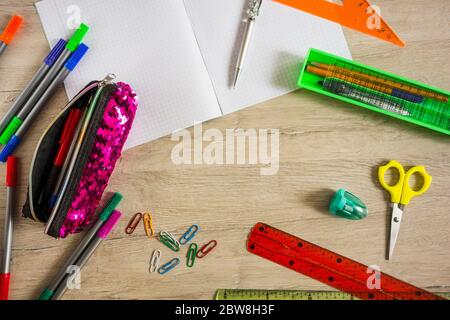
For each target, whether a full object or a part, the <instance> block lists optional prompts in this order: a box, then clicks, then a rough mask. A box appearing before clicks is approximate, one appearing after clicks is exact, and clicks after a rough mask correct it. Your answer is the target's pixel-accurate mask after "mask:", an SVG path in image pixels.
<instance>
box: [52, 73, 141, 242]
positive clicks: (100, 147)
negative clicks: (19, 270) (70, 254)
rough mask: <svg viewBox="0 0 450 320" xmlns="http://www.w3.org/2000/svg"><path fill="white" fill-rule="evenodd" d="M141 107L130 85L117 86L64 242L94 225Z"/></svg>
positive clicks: (68, 220)
mask: <svg viewBox="0 0 450 320" xmlns="http://www.w3.org/2000/svg"><path fill="white" fill-rule="evenodd" d="M137 105H138V102H137V97H136V93H135V92H134V91H133V89H132V88H131V87H130V86H129V85H128V84H125V83H122V82H119V83H117V89H116V91H114V92H113V93H112V95H111V97H110V99H109V101H108V103H107V106H106V109H105V113H104V114H103V119H102V122H101V124H100V126H99V128H98V130H97V137H96V139H95V142H94V145H93V147H92V149H91V153H90V156H89V158H88V160H87V163H86V166H85V167H84V170H83V173H82V176H81V180H80V182H79V184H78V187H77V189H76V192H75V195H74V197H73V200H72V204H71V206H70V209H69V211H68V213H67V215H66V219H65V220H64V223H63V225H62V227H61V229H60V231H59V236H60V237H61V238H65V237H67V236H68V235H69V234H71V233H78V232H80V231H81V230H82V229H83V228H84V227H86V226H87V225H89V224H90V222H91V219H92V217H93V215H94V213H95V210H96V209H97V206H98V204H99V202H100V199H101V197H102V194H103V191H104V190H105V188H106V186H107V185H108V181H109V178H110V176H111V174H112V172H113V170H114V167H115V165H116V161H117V160H118V159H119V158H120V156H121V153H122V148H123V146H124V144H125V141H126V140H127V137H128V134H129V133H130V129H131V125H132V123H133V120H134V116H135V114H136V109H137Z"/></svg>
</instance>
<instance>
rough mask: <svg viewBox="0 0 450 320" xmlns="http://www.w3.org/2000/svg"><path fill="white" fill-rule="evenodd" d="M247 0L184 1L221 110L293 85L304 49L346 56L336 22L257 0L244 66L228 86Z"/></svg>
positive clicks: (277, 93)
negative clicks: (258, 8)
mask: <svg viewBox="0 0 450 320" xmlns="http://www.w3.org/2000/svg"><path fill="white" fill-rule="evenodd" d="M248 3H249V1H248V0H185V4H186V9H187V11H188V14H189V17H190V20H191V22H192V26H193V29H194V33H195V36H196V38H197V41H198V43H199V47H200V50H201V52H202V56H203V59H204V61H205V64H206V68H207V69H208V73H209V76H210V78H211V80H212V82H213V85H214V89H215V92H216V94H217V97H218V100H219V104H220V106H221V109H222V111H223V113H224V114H227V113H230V112H234V111H236V110H239V109H242V108H244V107H247V106H251V105H254V104H256V103H259V102H262V101H265V100H269V99H272V98H275V97H277V96H280V95H283V94H286V93H288V92H290V91H292V90H295V89H296V84H297V81H298V77H299V75H300V67H301V65H302V63H303V60H304V58H305V56H306V53H307V51H308V49H309V48H311V47H312V48H317V49H321V50H324V51H328V52H330V53H334V54H337V55H340V56H343V57H346V58H351V56H350V52H349V49H348V46H347V42H346V40H345V37H344V33H343V32H342V27H341V26H340V25H338V24H335V23H332V22H329V21H327V20H325V19H322V18H318V17H316V16H312V15H310V14H307V13H304V12H301V11H299V10H295V9H292V8H290V7H287V6H284V5H281V4H279V3H276V2H274V1H271V0H263V3H262V7H261V12H260V16H259V17H258V18H257V19H256V23H255V27H254V30H253V33H252V36H251V43H250V48H249V52H248V55H247V59H246V61H245V64H244V69H243V71H242V73H241V76H240V79H239V82H238V85H237V87H236V89H234V90H233V89H232V80H233V77H234V68H235V66H236V56H237V53H238V51H239V47H240V42H241V40H240V38H241V34H242V26H243V22H242V20H243V19H244V17H245V16H244V13H245V11H246V9H247V8H248Z"/></svg>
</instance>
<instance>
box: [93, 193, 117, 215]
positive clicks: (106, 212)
mask: <svg viewBox="0 0 450 320" xmlns="http://www.w3.org/2000/svg"><path fill="white" fill-rule="evenodd" d="M122 198H123V196H122V195H121V194H120V193H119V192H116V193H114V194H113V196H112V197H111V199H110V200H109V201H108V203H107V204H106V206H105V207H104V208H103V210H102V212H101V213H100V215H99V216H98V218H99V219H100V220H101V221H106V220H108V218H109V217H110V215H111V213H112V212H113V211H114V209H115V208H116V207H117V206H118V205H119V202H120V201H122Z"/></svg>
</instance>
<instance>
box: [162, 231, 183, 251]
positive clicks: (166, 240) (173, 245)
mask: <svg viewBox="0 0 450 320" xmlns="http://www.w3.org/2000/svg"><path fill="white" fill-rule="evenodd" d="M159 241H161V242H162V243H163V244H164V245H165V246H166V247H168V248H169V249H170V250H172V251H174V252H178V251H180V243H179V242H178V240H177V239H175V237H174V236H173V235H172V234H171V233H170V232H166V231H161V232H160V233H159Z"/></svg>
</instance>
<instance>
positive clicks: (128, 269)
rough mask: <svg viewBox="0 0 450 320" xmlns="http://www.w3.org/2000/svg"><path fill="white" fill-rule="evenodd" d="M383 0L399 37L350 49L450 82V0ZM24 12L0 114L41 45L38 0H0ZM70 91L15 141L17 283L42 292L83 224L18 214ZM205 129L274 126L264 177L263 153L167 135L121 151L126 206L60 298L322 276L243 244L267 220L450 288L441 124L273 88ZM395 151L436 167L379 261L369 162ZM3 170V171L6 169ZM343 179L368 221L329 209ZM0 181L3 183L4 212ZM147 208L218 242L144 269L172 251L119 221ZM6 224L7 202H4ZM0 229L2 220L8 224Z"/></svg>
mask: <svg viewBox="0 0 450 320" xmlns="http://www.w3.org/2000/svg"><path fill="white" fill-rule="evenodd" d="M377 5H379V6H380V7H381V8H382V14H383V16H384V17H385V18H386V20H387V21H388V22H389V23H390V24H391V25H392V26H393V28H394V29H395V30H396V32H397V33H398V34H399V35H401V36H402V37H403V39H404V40H405V41H406V43H407V46H406V48H403V49H401V48H397V47H394V46H392V45H390V44H388V43H384V42H381V41H378V40H376V39H373V38H370V37H366V36H364V35H361V34H358V33H356V32H354V31H348V30H346V35H347V37H348V41H349V44H350V47H351V52H352V54H353V56H354V59H356V60H358V61H361V62H363V63H366V64H369V65H372V66H374V67H378V68H382V69H385V70H388V71H390V72H393V73H397V74H400V75H403V76H406V77H410V78H413V79H416V80H419V81H422V82H425V83H428V84H430V85H435V86H438V87H441V88H443V89H446V90H450V76H449V74H450V65H449V63H448V57H449V55H450V33H449V32H448V30H450V20H449V19H448V17H449V16H450V2H449V1H448V0H431V1H424V0H379V1H377ZM13 13H17V14H21V15H23V16H24V18H25V25H24V28H23V29H22V31H21V32H20V34H19V35H18V36H17V38H16V39H15V41H14V42H13V44H12V45H11V46H10V47H9V48H8V49H7V51H6V52H5V54H4V55H3V56H2V57H1V58H0V114H3V113H4V112H5V111H6V110H7V109H8V108H9V107H10V105H11V102H12V100H13V99H14V98H15V97H16V96H17V94H18V93H19V92H20V90H21V89H22V88H23V87H24V85H25V84H26V82H27V81H28V80H29V79H30V78H31V76H32V74H33V73H34V71H35V70H36V69H37V68H38V66H39V64H40V63H41V59H42V57H44V56H45V54H46V52H47V51H48V44H47V42H46V40H45V37H44V34H43V31H42V27H41V25H40V22H39V18H38V16H37V14H36V10H35V8H34V7H33V1H32V0H6V1H5V0H3V1H1V3H0V25H2V26H3V25H5V24H6V22H7V20H8V19H9V17H10V15H11V14H13ZM65 103H66V97H65V94H64V92H63V90H62V89H61V90H59V91H58V93H57V94H56V95H55V97H54V98H53V99H52V101H51V103H50V104H49V105H48V107H47V108H46V109H45V110H44V111H43V112H42V114H41V115H40V116H39V119H38V120H37V121H36V122H35V124H34V126H33V128H32V129H31V130H30V132H29V134H28V136H27V139H26V140H25V141H24V143H23V144H22V145H21V147H20V149H19V150H18V152H17V156H19V157H20V169H21V170H20V183H19V187H18V191H19V200H18V202H17V203H18V204H17V217H15V232H14V245H13V263H12V273H13V278H12V283H11V296H12V298H13V299H33V298H36V297H37V296H38V295H39V293H40V291H41V290H42V288H43V287H44V286H45V284H47V283H48V281H49V280H50V278H51V277H52V275H53V274H54V273H55V272H56V271H57V270H58V268H59V265H60V264H61V263H62V262H63V261H64V259H65V258H66V257H67V256H68V255H69V253H70V252H71V250H72V248H74V246H75V245H76V242H77V241H79V239H80V235H79V236H74V237H71V238H70V239H67V240H60V241H56V240H53V239H50V238H49V237H47V236H45V235H44V234H43V226H42V225H39V224H37V223H35V222H32V221H29V220H24V219H23V218H21V217H20V216H19V215H20V214H19V212H20V209H21V205H22V204H23V201H24V197H25V194H26V189H27V181H26V179H27V174H28V168H29V165H30V161H31V155H32V150H34V148H35V145H36V143H37V140H38V138H39V136H40V134H41V133H42V131H43V130H44V128H45V127H46V126H47V125H48V124H49V122H50V119H52V118H53V117H54V116H55V115H56V114H57V113H58V111H59V110H60V109H61V108H62V107H63V106H64V104H65ZM204 128H205V129H207V128H218V129H220V130H221V131H223V132H225V130H226V129H231V128H244V129H247V128H278V129H279V130H280V171H279V173H278V174H277V175H275V176H261V175H260V174H259V167H258V166H249V165H247V166H237V165H232V166H231V165H229V166H207V165H195V166H194V165H191V166H186V165H182V166H176V165H174V164H173V163H172V161H171V158H170V154H171V151H172V148H173V146H174V145H175V142H172V141H171V140H170V137H165V138H162V139H159V140H157V141H154V142H151V143H148V144H145V145H142V146H140V147H137V148H133V149H131V150H128V151H127V152H125V153H124V155H123V158H122V159H121V160H120V163H118V165H117V168H116V171H115V173H114V175H113V177H112V179H111V184H110V186H109V188H108V190H110V191H116V190H117V191H120V192H122V193H123V194H124V197H125V198H124V201H123V203H122V204H121V205H120V210H121V211H123V213H124V218H123V219H122V221H121V222H120V225H119V227H118V228H117V229H116V230H115V231H114V232H113V234H112V235H111V236H110V238H109V239H108V240H107V241H105V242H104V244H103V245H102V246H101V247H100V248H99V250H98V251H97V252H96V253H95V255H94V257H93V258H92V259H91V261H90V262H89V264H88V265H87V267H86V268H85V269H84V270H83V272H82V290H73V291H70V292H68V293H67V294H66V295H65V297H64V298H65V299H169V298H170V299H198V298H204V299H211V298H212V297H213V295H214V291H215V290H216V289H217V288H261V289H302V290H306V289H317V290H319V289H320V290H323V289H327V287H326V286H324V285H321V284H320V283H318V282H316V281H313V280H311V279H308V278H306V277H303V276H300V275H298V274H297V273H294V272H291V271H289V270H286V269H284V268H282V267H279V266H276V265H275V264H273V263H271V262H268V261H265V260H263V259H261V258H259V257H257V256H254V255H251V254H249V253H247V252H246V250H245V241H246V237H247V234H248V232H249V230H250V228H251V227H252V226H253V224H254V223H256V222H259V221H261V222H265V223H268V224H271V225H273V226H275V227H277V228H280V229H282V230H285V231H287V232H289V233H292V234H296V235H299V236H300V237H302V238H304V239H307V240H309V241H311V242H314V243H316V244H319V245H321V246H324V247H326V248H328V249H331V250H333V251H336V252H339V253H341V254H343V255H345V256H348V257H351V258H353V259H355V260H358V261H360V262H363V263H365V264H375V265H379V266H381V269H382V271H384V272H386V273H389V274H392V275H394V276H397V277H399V278H401V279H403V280H406V281H409V282H412V283H413V284H415V285H417V286H421V287H424V288H429V289H433V290H438V291H439V290H442V291H449V290H450V250H449V249H448V248H449V247H450V236H449V228H450V211H449V208H450V196H449V191H448V190H449V189H448V184H449V182H450V167H449V159H450V139H449V138H448V136H444V135H441V134H439V133H436V132H433V131H430V130H427V129H424V128H420V127H418V126H414V125H412V124H408V123H404V122H400V121H397V120H395V119H390V118H388V117H385V116H383V115H381V114H377V113H374V112H371V111H368V110H362V109H361V108H358V107H354V106H350V105H347V104H345V103H341V102H338V101H334V100H331V99H329V98H326V97H323V96H320V95H317V94H314V93H311V92H308V91H304V90H299V91H297V92H294V93H292V94H288V95H286V96H283V97H281V98H278V99H274V100H271V101H268V102H265V103H262V104H260V105H257V106H254V107H250V108H247V109H245V110H242V111H240V112H236V113H233V114H231V115H229V116H226V117H223V118H220V119H216V120H213V121H209V122H207V123H206V124H205V125H204ZM389 159H396V160H398V161H400V162H401V163H402V164H404V165H405V166H410V165H419V164H422V165H425V166H426V167H427V170H428V171H429V173H430V174H431V175H432V176H433V178H434V180H433V184H432V186H431V188H430V190H429V191H428V192H427V194H426V195H424V196H423V197H421V198H418V199H414V200H413V201H412V202H411V204H410V205H409V206H408V207H407V210H406V212H405V218H404V221H403V223H402V227H401V234H400V238H399V240H398V243H397V247H396V251H395V254H394V259H393V260H392V261H389V262H386V261H385V260H384V254H385V239H386V218H387V215H388V205H387V200H388V198H387V194H386V193H385V192H384V191H383V190H382V189H381V188H380V187H379V185H378V182H377V179H376V176H375V175H376V170H377V167H378V166H379V165H380V164H381V163H383V162H385V161H386V160H389ZM0 171H1V172H0V181H4V170H0ZM340 187H344V188H347V189H348V190H351V191H353V192H354V193H356V194H357V195H359V196H360V197H361V198H362V199H363V200H364V201H365V202H366V203H367V205H368V207H369V210H370V213H369V216H368V217H367V218H366V219H364V220H362V221H347V220H342V219H339V218H334V217H331V216H330V215H329V214H328V213H327V206H328V202H329V200H330V196H331V194H332V192H333V190H336V189H338V188H340ZM4 204H5V192H0V212H4V206H5V205H4ZM147 210H150V211H151V212H152V213H153V215H154V223H155V227H156V229H157V230H158V231H159V230H167V231H170V232H173V233H174V234H176V235H178V236H179V235H181V234H182V233H183V232H184V231H185V230H186V229H187V228H188V227H189V226H190V225H191V224H194V223H197V224H199V225H200V226H201V232H200V233H199V235H198V236H197V238H196V239H195V240H196V242H198V243H205V242H206V241H209V240H210V239H216V240H217V241H218V243H219V244H218V247H217V248H216V250H215V251H214V253H213V254H211V255H210V256H208V257H207V258H205V259H203V260H202V261H198V262H197V263H196V265H195V267H194V268H193V269H188V268H186V267H185V263H184V259H183V262H182V264H181V266H179V267H178V268H177V269H176V270H174V271H173V272H171V273H170V274H168V275H166V276H159V275H150V274H149V273H148V262H149V259H150V255H151V252H152V251H153V249H161V250H162V252H163V261H168V260H169V259H171V258H172V257H174V256H180V257H182V256H184V255H185V251H186V249H187V248H183V250H182V252H181V254H180V255H175V254H173V253H172V252H170V251H169V250H168V249H167V248H165V247H163V246H162V245H161V244H160V243H158V242H157V241H156V240H155V239H153V240H148V239H147V238H146V236H145V234H144V232H143V229H142V225H141V226H140V227H139V229H138V230H137V231H136V233H135V234H134V235H132V236H127V235H125V233H124V228H125V226H126V224H127V222H128V220H129V219H130V217H131V216H132V215H133V214H134V213H135V212H138V211H147ZM0 225H3V214H0ZM2 233H3V231H0V234H2Z"/></svg>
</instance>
